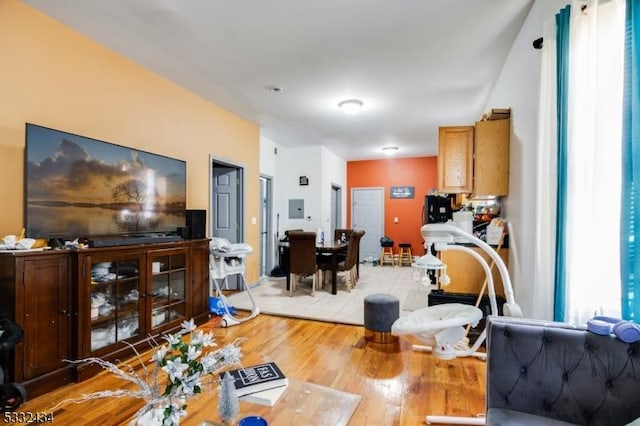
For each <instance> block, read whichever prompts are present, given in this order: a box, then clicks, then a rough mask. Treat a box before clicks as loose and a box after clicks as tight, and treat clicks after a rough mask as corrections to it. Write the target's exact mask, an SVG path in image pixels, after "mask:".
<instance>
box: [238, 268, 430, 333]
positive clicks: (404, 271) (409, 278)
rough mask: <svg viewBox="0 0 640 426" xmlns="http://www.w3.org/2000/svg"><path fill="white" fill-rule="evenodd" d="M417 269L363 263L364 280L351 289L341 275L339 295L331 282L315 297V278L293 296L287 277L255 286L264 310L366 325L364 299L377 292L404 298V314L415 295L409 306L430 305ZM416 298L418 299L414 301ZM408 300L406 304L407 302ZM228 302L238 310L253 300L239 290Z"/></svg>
mask: <svg viewBox="0 0 640 426" xmlns="http://www.w3.org/2000/svg"><path fill="white" fill-rule="evenodd" d="M414 272H415V269H413V268H410V267H393V266H372V265H364V264H363V265H360V279H359V280H358V283H357V285H356V286H355V287H354V288H353V289H352V290H351V292H348V291H347V290H346V287H345V282H344V277H343V276H342V274H341V275H339V276H338V294H335V295H334V294H331V285H330V284H327V285H326V287H325V288H323V289H322V290H317V291H316V294H315V296H313V297H312V296H311V279H305V280H303V281H302V283H298V284H297V286H296V291H295V292H294V294H293V296H292V297H290V296H289V292H288V291H287V290H286V279H285V278H273V277H266V278H263V279H262V280H261V281H260V282H259V283H257V284H255V285H252V286H251V294H252V295H253V297H254V299H255V301H256V304H257V305H258V308H259V309H260V312H262V313H265V314H271V315H279V316H286V317H294V318H304V319H311V320H318V321H326V322H336V323H343V324H354V325H363V323H364V298H365V297H366V296H367V295H369V294H373V293H388V294H393V295H395V296H397V297H398V299H399V300H400V303H401V305H400V315H401V316H402V315H406V314H408V313H410V312H411V311H410V310H405V307H404V306H403V305H406V304H407V303H406V302H405V301H406V300H408V297H409V295H410V294H411V295H412V296H411V298H412V299H411V300H412V303H411V304H410V306H409V308H411V310H413V309H416V307H417V306H420V305H421V304H422V303H423V304H424V306H426V303H427V302H426V295H427V294H428V293H427V292H426V291H425V290H423V289H422V290H421V289H419V288H418V286H419V284H418V282H417V281H416V280H415V279H414ZM414 299H415V300H414ZM403 302H405V303H403ZM227 303H228V304H229V305H231V306H233V307H234V308H236V309H238V310H250V309H251V300H250V299H249V297H248V295H247V292H246V291H243V292H238V293H235V294H232V295H230V296H228V297H227Z"/></svg>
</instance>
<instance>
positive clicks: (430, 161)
mask: <svg viewBox="0 0 640 426" xmlns="http://www.w3.org/2000/svg"><path fill="white" fill-rule="evenodd" d="M392 186H413V187H414V188H415V196H414V198H412V199H401V198H390V197H389V196H390V193H391V187H392ZM437 186H438V169H437V157H415V158H397V159H384V160H364V161H349V162H347V205H348V206H351V190H352V189H353V188H367V187H378V188H379V187H384V215H385V218H384V234H385V235H387V236H389V237H390V238H391V239H392V240H394V242H395V246H394V252H396V253H397V252H398V243H401V242H407V243H411V252H412V254H413V255H420V256H421V255H423V254H424V248H423V244H422V237H421V236H420V227H421V226H422V205H423V203H424V197H425V196H426V195H427V194H428V193H429V191H430V190H431V189H433V188H436V187H437ZM394 217H397V218H398V223H394V221H393V219H394ZM347 223H348V224H351V209H350V208H349V209H347ZM349 226H351V225H349Z"/></svg>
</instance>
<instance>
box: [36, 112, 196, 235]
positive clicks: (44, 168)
mask: <svg viewBox="0 0 640 426" xmlns="http://www.w3.org/2000/svg"><path fill="white" fill-rule="evenodd" d="M25 151H26V152H25V163H26V164H25V227H26V235H27V236H28V237H30V238H48V239H52V238H56V239H75V238H90V237H96V236H99V237H110V236H114V237H118V236H138V235H145V236H147V235H157V234H175V233H176V232H177V228H178V227H184V226H185V208H186V163H185V162H184V161H182V160H178V159H174V158H169V157H165V156H162V155H157V154H152V153H150V152H145V151H140V150H137V149H132V148H127V147H125V146H121V145H117V144H113V143H109V142H104V141H100V140H97V139H92V138H89V137H85V136H79V135H75V134H71V133H67V132H63V131H59V130H54V129H49V128H47V127H42V126H37V125H35V124H30V123H27V125H26V142H25Z"/></svg>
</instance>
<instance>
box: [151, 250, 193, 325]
mask: <svg viewBox="0 0 640 426" xmlns="http://www.w3.org/2000/svg"><path fill="white" fill-rule="evenodd" d="M186 260H187V255H186V252H185V251H179V252H174V253H171V254H162V255H160V254H158V255H152V256H151V262H150V263H151V289H150V290H151V291H150V293H151V299H152V302H151V328H156V327H160V326H163V325H165V324H168V323H170V322H174V321H176V320H179V321H183V320H184V319H185V315H186V312H185V305H186V303H185V292H186V279H187V276H186V274H187V272H186Z"/></svg>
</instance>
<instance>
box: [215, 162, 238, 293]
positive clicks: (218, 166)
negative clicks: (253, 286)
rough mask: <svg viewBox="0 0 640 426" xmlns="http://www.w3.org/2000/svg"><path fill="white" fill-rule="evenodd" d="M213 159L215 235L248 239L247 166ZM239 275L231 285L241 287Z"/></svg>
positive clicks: (236, 241)
mask: <svg viewBox="0 0 640 426" xmlns="http://www.w3.org/2000/svg"><path fill="white" fill-rule="evenodd" d="M210 160H211V161H210V163H211V198H210V199H211V206H210V209H209V211H210V212H211V225H210V226H211V236H212V237H219V238H226V239H227V240H229V241H230V242H232V243H241V242H244V202H243V200H244V168H243V167H242V166H239V165H237V164H233V163H230V162H227V161H223V160H219V159H216V158H213V157H212V158H211V159H210ZM238 278H239V277H238V276H237V275H233V276H230V277H229V278H228V279H227V281H228V282H229V288H231V289H238V288H239V285H240V284H241V283H240V280H239V279H238Z"/></svg>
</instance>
